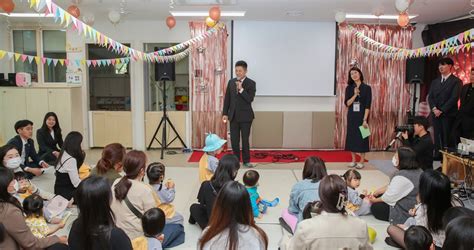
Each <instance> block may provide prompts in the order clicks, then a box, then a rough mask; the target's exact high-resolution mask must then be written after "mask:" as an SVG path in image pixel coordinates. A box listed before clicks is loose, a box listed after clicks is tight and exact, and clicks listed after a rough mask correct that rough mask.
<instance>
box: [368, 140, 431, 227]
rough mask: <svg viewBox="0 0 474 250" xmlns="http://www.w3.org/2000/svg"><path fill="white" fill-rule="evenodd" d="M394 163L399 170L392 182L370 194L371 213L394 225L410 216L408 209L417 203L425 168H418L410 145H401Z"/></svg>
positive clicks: (401, 222)
mask: <svg viewBox="0 0 474 250" xmlns="http://www.w3.org/2000/svg"><path fill="white" fill-rule="evenodd" d="M392 163H393V165H394V166H395V167H397V168H398V171H397V172H395V174H394V175H393V176H392V178H391V179H390V183H389V184H388V185H386V186H384V187H381V188H379V189H378V190H376V191H375V192H374V193H373V194H372V195H370V196H369V200H370V202H372V207H371V208H370V211H371V213H372V214H373V215H374V217H375V218H376V219H379V220H383V221H388V222H390V224H392V225H397V224H403V223H404V222H405V221H406V220H407V219H408V218H409V217H410V214H409V213H408V211H409V210H410V209H411V208H413V207H414V206H415V204H416V195H417V194H418V184H419V182H420V176H421V173H423V170H421V169H420V168H418V163H417V161H416V153H415V151H413V149H411V148H409V147H399V148H398V149H397V152H396V153H395V155H394V156H393V159H392Z"/></svg>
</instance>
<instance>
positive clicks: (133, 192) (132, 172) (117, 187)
mask: <svg viewBox="0 0 474 250" xmlns="http://www.w3.org/2000/svg"><path fill="white" fill-rule="evenodd" d="M146 162H147V157H146V154H145V153H144V152H143V151H137V150H132V151H130V152H128V153H127V154H126V155H125V159H124V160H123V170H124V171H125V176H124V177H122V178H120V179H116V180H115V181H114V183H113V184H112V193H113V195H112V205H111V208H112V211H113V212H114V214H115V222H116V223H117V226H118V227H119V228H121V229H123V230H124V231H125V233H126V234H127V235H128V237H129V238H130V239H132V240H133V239H135V238H138V237H140V236H143V228H142V224H141V223H142V222H141V217H142V216H143V214H144V213H145V212H146V211H148V210H149V209H150V208H154V207H158V208H161V205H162V203H161V201H160V199H159V197H158V195H157V194H156V193H155V191H154V190H153V188H152V187H151V186H150V185H148V184H145V183H144V182H143V178H144V177H145V173H146V170H145V169H146ZM162 210H163V211H164V212H165V215H166V219H171V218H173V216H174V215H175V214H174V213H170V212H173V211H174V210H173V211H171V210H169V209H166V208H165V209H162ZM163 234H164V238H165V240H164V241H163V248H168V247H174V246H177V245H179V244H182V243H183V242H184V228H183V225H181V224H174V223H170V224H166V225H165V228H164V229H163Z"/></svg>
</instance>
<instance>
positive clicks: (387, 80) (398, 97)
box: [334, 24, 413, 150]
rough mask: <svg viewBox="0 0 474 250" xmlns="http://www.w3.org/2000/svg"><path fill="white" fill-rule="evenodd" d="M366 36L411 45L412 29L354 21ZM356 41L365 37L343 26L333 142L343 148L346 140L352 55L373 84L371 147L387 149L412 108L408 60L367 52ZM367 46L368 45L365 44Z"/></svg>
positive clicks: (401, 45)
mask: <svg viewBox="0 0 474 250" xmlns="http://www.w3.org/2000/svg"><path fill="white" fill-rule="evenodd" d="M353 27H354V28H356V29H357V30H359V31H362V32H363V33H364V34H365V35H366V36H368V37H370V38H372V39H374V40H376V41H378V42H381V43H384V44H387V45H391V46H394V47H401V48H411V46H412V32H413V30H412V29H402V28H400V27H398V26H391V25H362V24H360V25H353ZM357 44H359V45H364V44H363V41H362V40H360V39H358V38H356V36H355V35H354V34H353V33H352V32H351V31H350V30H349V29H348V28H347V27H340V29H339V34H338V47H337V68H336V82H337V84H336V95H337V97H336V127H335V136H334V145H335V147H336V148H344V146H345V140H346V123H347V117H346V115H347V107H346V106H345V105H344V94H345V88H346V86H347V77H348V73H349V69H350V65H349V64H350V62H351V60H352V59H357V61H358V64H359V67H360V69H361V70H362V72H363V74H364V79H365V82H366V83H367V84H369V85H370V86H371V87H372V106H371V110H370V116H369V126H370V130H371V136H370V137H369V140H370V147H371V149H373V150H378V149H384V148H385V147H386V146H387V144H388V143H389V142H390V140H391V139H392V138H393V136H394V133H393V132H394V129H395V126H396V125H397V124H402V123H404V122H405V121H406V111H407V110H409V108H410V102H411V99H410V92H409V91H410V85H408V84H405V67H406V66H405V60H392V59H385V58H383V57H375V56H369V55H364V54H363V53H362V51H361V50H360V49H359V48H358V46H357ZM364 47H366V48H369V47H367V46H366V45H364Z"/></svg>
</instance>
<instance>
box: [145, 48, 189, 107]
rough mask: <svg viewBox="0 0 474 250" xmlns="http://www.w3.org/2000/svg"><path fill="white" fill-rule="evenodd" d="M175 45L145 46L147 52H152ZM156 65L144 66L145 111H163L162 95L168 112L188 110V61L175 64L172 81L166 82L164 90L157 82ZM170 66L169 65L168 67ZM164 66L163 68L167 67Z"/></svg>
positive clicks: (148, 64)
mask: <svg viewBox="0 0 474 250" xmlns="http://www.w3.org/2000/svg"><path fill="white" fill-rule="evenodd" d="M173 45H176V44H172V43H148V44H145V50H146V51H147V52H153V51H156V50H159V49H161V48H168V47H171V46H173ZM157 66H158V64H156V63H146V64H145V93H146V94H145V108H146V110H147V111H161V110H163V93H165V94H166V109H167V110H169V111H187V110H189V60H188V58H185V59H183V60H181V61H178V62H175V63H174V65H173V66H171V67H172V69H171V72H174V77H171V79H174V80H172V81H166V88H163V82H162V81H157V80H156V76H155V74H156V73H157V70H156V67H157ZM168 66H170V65H168ZM168 66H165V67H168Z"/></svg>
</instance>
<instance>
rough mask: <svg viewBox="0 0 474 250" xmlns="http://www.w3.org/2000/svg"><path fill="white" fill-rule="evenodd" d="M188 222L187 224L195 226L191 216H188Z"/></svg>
mask: <svg viewBox="0 0 474 250" xmlns="http://www.w3.org/2000/svg"><path fill="white" fill-rule="evenodd" d="M188 222H189V224H191V225H194V224H196V220H194V218H193V217H192V216H191V215H189V219H188Z"/></svg>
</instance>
